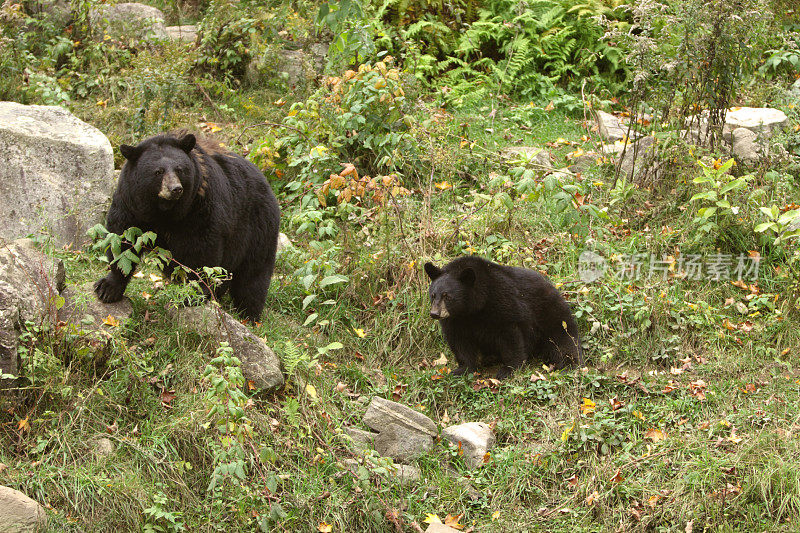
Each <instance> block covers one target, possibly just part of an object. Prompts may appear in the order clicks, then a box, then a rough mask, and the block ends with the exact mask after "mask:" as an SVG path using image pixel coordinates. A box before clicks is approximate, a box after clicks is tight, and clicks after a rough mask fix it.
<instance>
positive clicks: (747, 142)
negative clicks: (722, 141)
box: [731, 128, 761, 166]
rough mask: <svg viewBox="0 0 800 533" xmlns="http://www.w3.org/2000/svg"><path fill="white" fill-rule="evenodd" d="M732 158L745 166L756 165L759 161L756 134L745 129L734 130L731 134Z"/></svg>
mask: <svg viewBox="0 0 800 533" xmlns="http://www.w3.org/2000/svg"><path fill="white" fill-rule="evenodd" d="M731 141H732V148H731V152H732V153H733V156H734V157H735V158H736V159H737V160H739V162H740V163H744V164H745V165H747V166H753V165H756V164H757V163H758V161H759V159H761V155H760V151H761V147H760V146H759V144H758V134H757V133H756V132H754V131H752V130H749V129H747V128H736V129H735V130H733V132H732V133H731Z"/></svg>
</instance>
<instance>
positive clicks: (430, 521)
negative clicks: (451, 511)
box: [423, 513, 442, 524]
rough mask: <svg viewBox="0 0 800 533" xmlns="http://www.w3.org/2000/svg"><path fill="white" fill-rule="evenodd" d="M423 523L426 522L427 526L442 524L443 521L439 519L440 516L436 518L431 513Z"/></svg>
mask: <svg viewBox="0 0 800 533" xmlns="http://www.w3.org/2000/svg"><path fill="white" fill-rule="evenodd" d="M423 522H425V523H426V524H441V523H442V521H441V520H440V519H439V517H438V516H436V515H435V514H430V513H428V514H426V515H425V519H424V520H423Z"/></svg>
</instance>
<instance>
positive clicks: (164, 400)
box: [161, 390, 176, 407]
mask: <svg viewBox="0 0 800 533" xmlns="http://www.w3.org/2000/svg"><path fill="white" fill-rule="evenodd" d="M175 396H176V394H175V391H174V390H162V391H161V405H162V406H163V407H172V405H171V404H172V400H174V399H175Z"/></svg>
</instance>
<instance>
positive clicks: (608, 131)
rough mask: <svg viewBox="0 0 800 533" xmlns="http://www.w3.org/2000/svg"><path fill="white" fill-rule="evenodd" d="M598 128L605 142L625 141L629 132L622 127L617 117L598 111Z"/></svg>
mask: <svg viewBox="0 0 800 533" xmlns="http://www.w3.org/2000/svg"><path fill="white" fill-rule="evenodd" d="M597 127H598V129H599V131H600V136H601V137H602V138H603V140H604V141H618V140H620V139H624V138H625V134H626V133H627V131H628V128H623V127H622V125H621V124H620V123H619V119H617V117H615V116H614V115H612V114H611V113H606V112H605V111H597Z"/></svg>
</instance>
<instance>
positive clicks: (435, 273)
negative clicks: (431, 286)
mask: <svg viewBox="0 0 800 533" xmlns="http://www.w3.org/2000/svg"><path fill="white" fill-rule="evenodd" d="M425 273H426V274H427V275H428V277H429V278H431V281H433V280H435V279H436V278H438V277H439V276H441V275H442V269H441V268H439V267H437V266H436V265H434V264H433V263H425Z"/></svg>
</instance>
